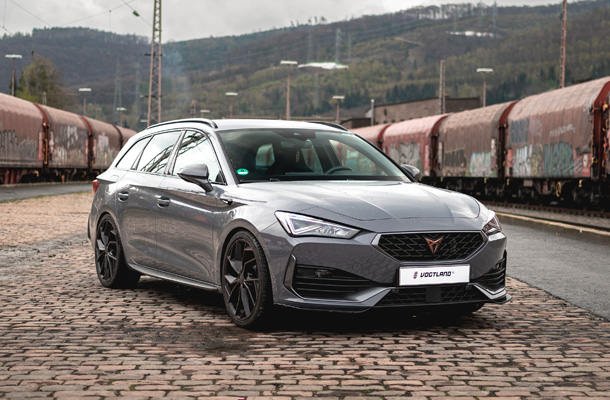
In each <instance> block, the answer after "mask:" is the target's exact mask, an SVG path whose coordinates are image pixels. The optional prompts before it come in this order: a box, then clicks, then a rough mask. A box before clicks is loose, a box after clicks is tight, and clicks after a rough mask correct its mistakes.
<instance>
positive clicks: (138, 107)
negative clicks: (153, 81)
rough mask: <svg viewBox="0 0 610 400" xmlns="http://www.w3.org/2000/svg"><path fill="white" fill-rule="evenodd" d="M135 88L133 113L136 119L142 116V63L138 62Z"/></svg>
mask: <svg viewBox="0 0 610 400" xmlns="http://www.w3.org/2000/svg"><path fill="white" fill-rule="evenodd" d="M134 80H135V88H134V91H133V113H134V115H135V116H136V121H139V120H140V118H141V117H142V104H141V103H142V97H141V96H140V63H139V62H136V76H135V79H134Z"/></svg>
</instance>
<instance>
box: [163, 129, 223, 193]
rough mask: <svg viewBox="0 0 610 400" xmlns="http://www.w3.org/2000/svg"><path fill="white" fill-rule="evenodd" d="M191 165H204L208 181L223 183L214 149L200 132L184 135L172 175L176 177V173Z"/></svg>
mask: <svg viewBox="0 0 610 400" xmlns="http://www.w3.org/2000/svg"><path fill="white" fill-rule="evenodd" d="M192 164H206V165H207V166H208V172H209V173H210V181H211V182H216V183H223V182H224V179H223V177H222V174H221V173H220V165H219V164H218V159H217V158H216V153H214V148H213V147H212V144H211V143H210V140H209V139H208V138H207V136H206V135H204V134H203V133H201V132H191V131H189V132H187V133H186V134H185V135H184V138H183V139H182V144H181V145H180V150H178V155H177V156H176V162H175V164H174V171H173V175H178V171H180V170H181V169H182V168H184V167H186V166H187V165H192Z"/></svg>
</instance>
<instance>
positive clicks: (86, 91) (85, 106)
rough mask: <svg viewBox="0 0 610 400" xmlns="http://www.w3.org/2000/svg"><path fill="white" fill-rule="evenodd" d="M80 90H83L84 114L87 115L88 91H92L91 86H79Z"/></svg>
mask: <svg viewBox="0 0 610 400" xmlns="http://www.w3.org/2000/svg"><path fill="white" fill-rule="evenodd" d="M78 91H79V92H83V115H85V116H86V115H87V93H88V92H90V91H91V88H88V87H82V88H78Z"/></svg>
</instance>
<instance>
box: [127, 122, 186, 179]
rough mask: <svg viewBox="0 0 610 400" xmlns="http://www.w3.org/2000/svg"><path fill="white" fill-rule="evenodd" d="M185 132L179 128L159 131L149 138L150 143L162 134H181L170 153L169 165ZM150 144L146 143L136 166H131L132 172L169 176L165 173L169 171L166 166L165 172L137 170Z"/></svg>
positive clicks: (135, 163)
mask: <svg viewBox="0 0 610 400" xmlns="http://www.w3.org/2000/svg"><path fill="white" fill-rule="evenodd" d="M184 131H185V130H184V128H178V129H176V128H174V129H168V130H166V131H159V132H155V133H153V134H151V135H150V136H149V137H148V141H149V142H150V141H151V140H152V138H153V137H154V136H157V135H162V134H165V133H173V132H178V133H179V134H178V139H176V141H175V142H174V146H173V147H172V151H171V152H170V155H169V161H168V163H169V162H170V161H171V159H172V158H171V157H172V155H173V154H174V151H175V149H176V143H178V142H179V141H180V139H181V137H182V135H184ZM148 144H149V143H146V146H144V147H143V148H142V150H141V151H140V154H139V155H138V158H137V160H136V161H135V162H134V165H132V166H131V169H130V171H134V172H139V173H142V174H151V175H167V174H166V173H165V171H167V165H166V166H165V168H164V169H163V172H150V171H140V170H138V169H137V167H138V165H139V164H140V159H141V158H142V154H143V153H144V150H145V149H146V147H147V146H148Z"/></svg>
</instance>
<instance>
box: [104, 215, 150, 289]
mask: <svg viewBox="0 0 610 400" xmlns="http://www.w3.org/2000/svg"><path fill="white" fill-rule="evenodd" d="M95 269H96V271H97V277H98V279H99V280H100V283H101V284H102V285H103V286H105V287H109V288H113V289H119V288H121V289H132V288H134V287H135V286H136V285H137V284H138V281H139V280H140V273H138V272H136V271H134V270H132V269H131V268H129V267H128V266H127V262H126V261H125V256H124V254H123V246H122V245H121V238H120V237H119V231H118V229H117V228H116V225H115V223H114V220H113V219H112V217H111V216H110V215H105V216H104V217H103V218H102V219H101V220H100V222H99V223H98V224H97V230H96V235H95Z"/></svg>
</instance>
